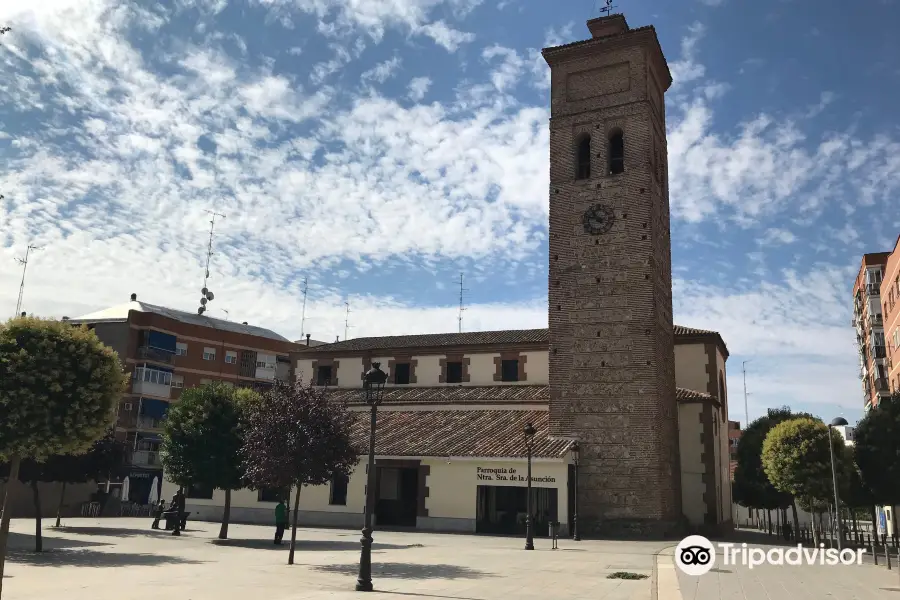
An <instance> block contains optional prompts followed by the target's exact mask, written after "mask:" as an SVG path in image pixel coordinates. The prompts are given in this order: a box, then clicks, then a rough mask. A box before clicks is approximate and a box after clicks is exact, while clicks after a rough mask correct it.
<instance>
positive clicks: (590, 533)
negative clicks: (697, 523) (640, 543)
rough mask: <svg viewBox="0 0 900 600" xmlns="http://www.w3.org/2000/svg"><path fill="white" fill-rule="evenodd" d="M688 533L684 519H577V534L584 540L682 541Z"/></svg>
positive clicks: (687, 526)
mask: <svg viewBox="0 0 900 600" xmlns="http://www.w3.org/2000/svg"><path fill="white" fill-rule="evenodd" d="M688 532H689V525H688V522H687V520H686V519H680V520H676V521H671V520H667V521H664V520H658V519H602V520H592V519H583V518H581V517H579V518H578V533H579V535H581V536H582V537H584V538H595V539H596V538H612V539H651V540H668V539H672V540H674V539H682V538H684V537H685V536H686V535H688Z"/></svg>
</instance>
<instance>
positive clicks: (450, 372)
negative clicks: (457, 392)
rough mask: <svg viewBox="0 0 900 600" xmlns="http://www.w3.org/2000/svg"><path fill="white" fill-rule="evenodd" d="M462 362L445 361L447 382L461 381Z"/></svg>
mask: <svg viewBox="0 0 900 600" xmlns="http://www.w3.org/2000/svg"><path fill="white" fill-rule="evenodd" d="M462 380H463V364H462V363H461V362H448V363H447V383H462Z"/></svg>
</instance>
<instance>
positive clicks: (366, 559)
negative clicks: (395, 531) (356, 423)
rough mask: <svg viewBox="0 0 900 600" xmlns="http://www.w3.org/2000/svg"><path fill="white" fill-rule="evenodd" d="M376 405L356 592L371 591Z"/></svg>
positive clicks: (370, 443)
mask: <svg viewBox="0 0 900 600" xmlns="http://www.w3.org/2000/svg"><path fill="white" fill-rule="evenodd" d="M377 410H378V405H376V404H373V405H372V420H371V423H370V424H369V472H368V473H367V476H368V477H367V483H366V510H365V523H364V525H363V530H362V538H360V540H359V542H360V544H362V551H361V552H360V555H359V576H358V577H357V578H356V591H357V592H371V591H372V510H373V508H374V503H375V423H376V420H377V418H378V417H377Z"/></svg>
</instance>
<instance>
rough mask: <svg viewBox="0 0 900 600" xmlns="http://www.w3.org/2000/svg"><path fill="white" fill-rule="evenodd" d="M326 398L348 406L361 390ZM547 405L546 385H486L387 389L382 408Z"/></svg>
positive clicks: (356, 400)
mask: <svg viewBox="0 0 900 600" xmlns="http://www.w3.org/2000/svg"><path fill="white" fill-rule="evenodd" d="M328 397H329V398H330V399H332V400H335V401H343V402H347V403H348V404H362V403H363V402H364V398H363V392H362V389H352V388H351V389H343V388H335V389H331V390H329V391H328ZM549 401H550V388H549V387H548V386H546V385H521V386H517V385H486V386H443V387H388V388H385V390H384V396H383V399H382V403H383V404H535V403H539V404H544V405H546V404H547V403H548V402H549Z"/></svg>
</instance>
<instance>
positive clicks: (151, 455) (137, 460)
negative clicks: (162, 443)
mask: <svg viewBox="0 0 900 600" xmlns="http://www.w3.org/2000/svg"><path fill="white" fill-rule="evenodd" d="M131 464H133V465H138V466H141V467H161V466H162V460H160V457H159V452H158V451H156V450H135V451H134V452H132V453H131Z"/></svg>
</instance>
